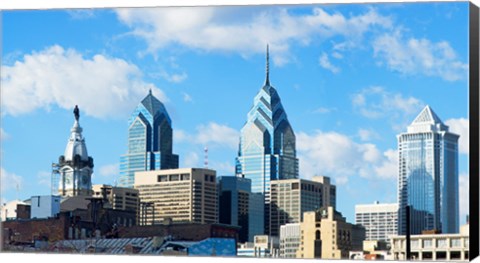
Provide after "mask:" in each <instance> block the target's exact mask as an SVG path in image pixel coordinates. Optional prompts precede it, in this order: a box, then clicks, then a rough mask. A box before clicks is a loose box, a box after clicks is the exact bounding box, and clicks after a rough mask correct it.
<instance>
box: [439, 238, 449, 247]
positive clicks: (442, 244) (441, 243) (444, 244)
mask: <svg viewBox="0 0 480 263" xmlns="http://www.w3.org/2000/svg"><path fill="white" fill-rule="evenodd" d="M437 247H438V248H445V247H447V239H445V238H442V239H438V240H437Z"/></svg>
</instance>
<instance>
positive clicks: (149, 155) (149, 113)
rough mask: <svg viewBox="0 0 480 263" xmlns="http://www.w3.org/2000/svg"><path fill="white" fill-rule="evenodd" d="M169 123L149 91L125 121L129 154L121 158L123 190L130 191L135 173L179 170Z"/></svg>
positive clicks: (163, 108)
mask: <svg viewBox="0 0 480 263" xmlns="http://www.w3.org/2000/svg"><path fill="white" fill-rule="evenodd" d="M172 137H173V136H172V121H171V120H170V117H169V116H168V113H167V110H166V109H165V106H164V105H163V103H161V102H160V101H159V100H158V99H157V98H155V96H153V94H152V91H151V90H150V91H149V93H148V95H147V96H146V97H145V98H144V99H143V100H142V102H141V103H140V104H139V105H138V106H137V107H136V108H135V110H134V111H133V113H132V115H131V116H130V119H129V121H128V151H127V153H126V154H125V155H122V156H121V158H120V181H119V185H120V186H122V187H133V184H134V179H135V172H137V171H149V170H161V169H175V168H178V155H176V154H173V153H172V148H173V147H172V146H173V145H172V144H173V139H172Z"/></svg>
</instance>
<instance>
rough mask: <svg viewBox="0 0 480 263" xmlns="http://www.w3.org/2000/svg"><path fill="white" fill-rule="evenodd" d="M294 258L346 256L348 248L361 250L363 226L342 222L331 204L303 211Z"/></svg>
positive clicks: (343, 219)
mask: <svg viewBox="0 0 480 263" xmlns="http://www.w3.org/2000/svg"><path fill="white" fill-rule="evenodd" d="M300 231H301V243H300V249H299V250H298V252H297V258H322V259H347V258H348V257H349V252H350V251H359V250H362V242H363V240H365V229H364V228H363V227H362V226H359V225H353V224H350V223H348V222H347V221H346V219H345V217H343V216H342V214H340V213H339V212H337V211H335V210H334V209H333V207H326V208H322V209H320V210H317V211H314V212H313V211H312V212H305V213H304V216H303V222H302V223H301V224H300Z"/></svg>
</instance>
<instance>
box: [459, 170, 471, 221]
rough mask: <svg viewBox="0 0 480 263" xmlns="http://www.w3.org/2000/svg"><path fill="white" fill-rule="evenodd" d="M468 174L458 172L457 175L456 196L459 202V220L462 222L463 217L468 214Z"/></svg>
mask: <svg viewBox="0 0 480 263" xmlns="http://www.w3.org/2000/svg"><path fill="white" fill-rule="evenodd" d="M469 186H470V182H469V176H468V174H460V175H459V176H458V188H459V192H458V197H459V200H460V203H459V206H460V207H459V210H460V211H459V214H460V222H463V219H464V218H465V217H466V216H467V215H468V214H469V211H470V208H469V205H470V193H469V189H470V188H469Z"/></svg>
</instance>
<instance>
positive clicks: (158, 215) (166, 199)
mask: <svg viewBox="0 0 480 263" xmlns="http://www.w3.org/2000/svg"><path fill="white" fill-rule="evenodd" d="M134 188H135V189H137V190H138V191H139V196H140V200H141V204H140V205H141V206H140V220H139V222H140V224H156V223H159V222H163V221H164V220H171V221H174V222H198V223H218V204H217V182H216V171H214V170H210V169H203V168H179V169H169V170H156V171H144V172H136V173H135V183H134ZM147 207H148V208H149V209H150V210H149V211H150V212H147V211H146V209H147Z"/></svg>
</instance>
